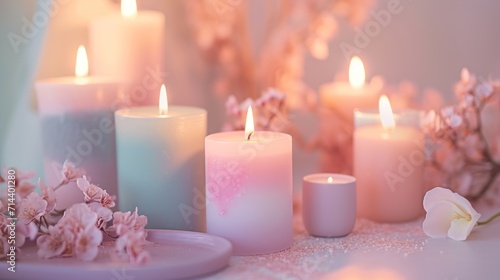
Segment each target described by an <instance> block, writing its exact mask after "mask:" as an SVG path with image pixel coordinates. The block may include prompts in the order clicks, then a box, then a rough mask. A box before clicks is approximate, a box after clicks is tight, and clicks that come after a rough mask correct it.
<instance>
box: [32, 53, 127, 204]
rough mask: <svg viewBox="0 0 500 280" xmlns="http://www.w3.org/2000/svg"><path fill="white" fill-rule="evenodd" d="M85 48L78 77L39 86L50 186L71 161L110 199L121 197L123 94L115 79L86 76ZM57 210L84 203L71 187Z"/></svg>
mask: <svg viewBox="0 0 500 280" xmlns="http://www.w3.org/2000/svg"><path fill="white" fill-rule="evenodd" d="M88 66H89V65H88V61H87V54H86V51H85V47H83V46H80V47H79V48H78V52H77V58H76V67H75V76H73V77H59V78H51V79H46V80H40V81H37V82H36V83H35V90H36V94H37V101H38V110H39V113H40V115H41V126H42V145H43V162H44V171H45V172H44V173H45V180H46V183H47V184H49V185H52V186H55V185H57V184H59V182H60V180H61V178H62V176H61V170H62V164H63V162H64V161H65V160H66V159H68V160H70V161H71V162H73V163H74V164H75V165H76V166H77V167H82V168H84V169H85V170H86V171H87V173H88V174H89V175H90V176H91V178H92V183H95V184H98V185H99V186H100V187H101V188H103V189H105V190H106V191H107V192H108V193H109V194H111V195H117V179H116V150H115V130H114V117H113V113H114V111H115V109H116V107H117V106H119V105H120V104H121V103H122V100H123V98H124V96H123V95H122V94H120V92H123V91H124V89H123V88H122V87H123V85H121V84H120V83H119V82H118V81H117V80H116V79H113V78H105V77H96V76H91V77H89V76H88ZM56 199H57V209H66V208H68V207H70V206H71V205H73V204H75V203H80V202H83V195H82V192H81V191H80V190H79V189H78V187H77V186H76V185H75V184H74V183H71V184H70V185H68V186H65V187H62V188H60V189H58V191H57V192H56Z"/></svg>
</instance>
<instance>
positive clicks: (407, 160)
mask: <svg viewBox="0 0 500 280" xmlns="http://www.w3.org/2000/svg"><path fill="white" fill-rule="evenodd" d="M379 107H380V119H381V122H382V125H380V124H378V125H366V126H361V127H358V128H356V130H355V132H354V175H355V176H356V179H357V205H358V210H357V212H358V216H360V217H366V218H369V219H372V220H375V221H378V222H403V221H409V220H412V219H414V218H417V217H418V216H419V215H420V214H421V213H422V199H423V187H424V185H423V184H424V183H423V163H424V159H425V155H424V152H423V149H424V147H423V146H424V145H423V143H424V137H423V134H422V133H421V132H420V131H419V130H418V129H416V128H414V127H411V126H402V125H398V126H396V123H395V121H394V117H393V114H392V110H391V107H390V104H389V101H388V99H387V97H385V96H382V97H381V98H380V105H379Z"/></svg>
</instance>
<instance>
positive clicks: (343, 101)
mask: <svg viewBox="0 0 500 280" xmlns="http://www.w3.org/2000/svg"><path fill="white" fill-rule="evenodd" d="M382 86H383V83H382V81H381V80H380V79H372V81H371V83H370V84H365V68H364V65H363V62H362V61H361V59H360V58H359V57H357V56H354V57H353V58H352V59H351V62H350V64H349V82H346V81H335V82H333V83H330V84H326V85H324V86H322V87H321V89H320V98H321V102H322V104H323V106H325V107H326V108H329V109H332V110H334V111H335V112H336V113H337V114H338V115H339V116H340V117H341V118H342V119H344V120H347V121H348V123H350V124H352V122H353V110H354V109H355V108H373V107H375V106H376V104H377V100H378V98H379V93H380V90H381V88H382Z"/></svg>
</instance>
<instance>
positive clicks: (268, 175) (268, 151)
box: [205, 131, 293, 255]
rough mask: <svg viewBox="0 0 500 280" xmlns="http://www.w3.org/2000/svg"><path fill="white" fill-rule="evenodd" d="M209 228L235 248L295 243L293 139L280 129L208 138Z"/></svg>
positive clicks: (251, 250) (253, 250) (262, 249)
mask: <svg viewBox="0 0 500 280" xmlns="http://www.w3.org/2000/svg"><path fill="white" fill-rule="evenodd" d="M205 161H206V193H207V202H206V204H207V232H208V233H210V234H214V235H219V236H222V237H224V238H226V239H228V240H230V241H231V242H232V244H233V249H234V254H236V255H251V254H260V253H269V252H275V251H279V250H282V249H285V248H288V247H289V246H291V244H292V240H293V238H292V237H293V236H292V231H293V229H292V139H291V136H290V135H287V134H283V133H276V132H255V133H254V134H253V135H252V136H251V140H250V141H247V140H245V135H244V132H243V131H233V132H223V133H216V134H212V135H209V136H207V137H206V139H205Z"/></svg>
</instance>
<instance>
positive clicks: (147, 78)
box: [89, 0, 165, 105]
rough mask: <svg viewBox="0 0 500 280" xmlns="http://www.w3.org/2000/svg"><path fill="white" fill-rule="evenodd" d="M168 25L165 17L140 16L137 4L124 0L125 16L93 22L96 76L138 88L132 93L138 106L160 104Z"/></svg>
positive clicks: (143, 13)
mask: <svg viewBox="0 0 500 280" xmlns="http://www.w3.org/2000/svg"><path fill="white" fill-rule="evenodd" d="M164 25H165V17H164V15H163V14H162V13H160V12H156V11H139V12H138V11H137V5H136V2H135V0H122V2H121V14H119V13H116V14H112V15H108V16H105V17H102V18H98V19H95V20H93V21H91V22H90V25H89V40H90V46H91V50H92V52H91V55H90V61H91V62H92V65H93V71H92V73H93V74H97V75H108V76H116V77H119V78H121V79H124V80H126V81H127V82H130V83H131V84H133V85H135V86H136V87H135V88H133V89H132V91H134V92H132V93H131V95H132V97H131V98H132V99H133V101H134V102H135V103H139V104H147V105H154V104H156V102H157V100H156V99H155V98H156V96H157V93H158V90H159V87H160V85H161V83H160V81H158V77H157V74H156V73H158V71H159V70H161V61H162V58H163V54H162V52H163V51H164V50H163V47H162V46H163V38H164ZM134 93H135V94H134Z"/></svg>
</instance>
